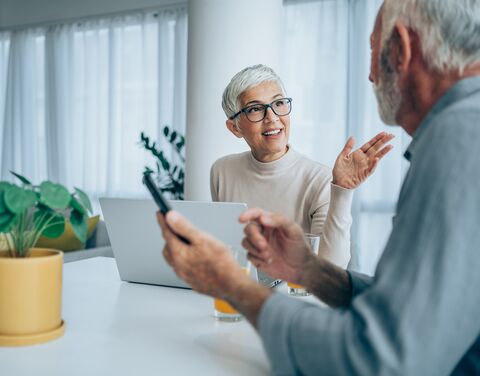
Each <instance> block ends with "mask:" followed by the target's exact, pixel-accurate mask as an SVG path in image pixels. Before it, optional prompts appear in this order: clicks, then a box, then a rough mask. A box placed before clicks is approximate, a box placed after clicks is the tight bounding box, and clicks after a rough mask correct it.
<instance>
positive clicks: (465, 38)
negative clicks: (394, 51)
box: [382, 0, 480, 73]
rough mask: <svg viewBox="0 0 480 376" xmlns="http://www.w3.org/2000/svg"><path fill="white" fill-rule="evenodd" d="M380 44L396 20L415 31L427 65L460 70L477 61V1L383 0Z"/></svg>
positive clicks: (479, 55) (479, 39) (479, 52)
mask: <svg viewBox="0 0 480 376" xmlns="http://www.w3.org/2000/svg"><path fill="white" fill-rule="evenodd" d="M383 11H384V13H383V18H382V23H383V26H382V46H385V45H386V42H387V41H388V40H389V39H390V37H391V35H392V30H393V27H394V25H395V22H396V21H400V22H402V23H403V24H405V26H407V27H410V28H411V29H412V30H414V31H416V32H417V33H418V35H419V37H420V41H421V46H422V53H423V57H424V59H425V61H427V62H428V64H429V65H430V68H433V69H435V70H437V71H439V72H445V71H452V70H456V71H458V72H460V73H461V72H463V70H464V69H465V68H467V67H469V66H472V65H475V64H477V63H480V0H402V1H399V0H385V4H384V10H383Z"/></svg>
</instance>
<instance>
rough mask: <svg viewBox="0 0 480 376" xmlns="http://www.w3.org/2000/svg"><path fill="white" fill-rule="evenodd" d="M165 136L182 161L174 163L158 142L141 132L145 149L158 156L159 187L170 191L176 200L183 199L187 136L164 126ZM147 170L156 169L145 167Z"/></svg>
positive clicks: (157, 173) (157, 178)
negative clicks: (184, 151) (152, 140)
mask: <svg viewBox="0 0 480 376" xmlns="http://www.w3.org/2000/svg"><path fill="white" fill-rule="evenodd" d="M163 136H164V137H165V139H166V140H167V142H168V143H169V144H170V145H171V146H172V148H173V150H175V152H176V153H177V156H178V159H179V161H180V163H178V164H174V163H173V162H172V161H169V160H168V159H167V157H166V156H165V154H164V152H163V150H161V149H159V148H158V147H157V144H156V142H151V141H150V138H149V137H148V136H146V135H145V133H143V132H142V133H140V142H141V144H142V146H143V148H144V149H146V150H148V151H149V152H150V153H152V155H153V156H154V157H155V158H156V161H155V163H156V176H155V180H156V182H157V185H158V188H159V189H160V190H161V191H162V192H169V193H170V195H171V197H172V198H174V199H176V200H183V197H184V196H183V192H184V181H185V172H184V166H185V156H184V154H183V150H184V147H185V137H184V136H183V135H181V134H180V133H178V132H177V131H171V130H170V128H169V127H168V126H165V127H164V128H163ZM145 171H148V172H149V173H153V172H154V171H153V170H152V169H151V168H149V167H145Z"/></svg>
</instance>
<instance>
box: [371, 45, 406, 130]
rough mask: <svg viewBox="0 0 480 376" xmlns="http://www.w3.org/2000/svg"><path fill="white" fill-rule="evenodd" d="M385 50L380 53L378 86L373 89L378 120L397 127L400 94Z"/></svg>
mask: <svg viewBox="0 0 480 376" xmlns="http://www.w3.org/2000/svg"><path fill="white" fill-rule="evenodd" d="M387 46H388V44H387ZM387 49H388V48H385V49H384V51H382V58H381V59H380V75H379V80H378V85H375V84H374V85H373V89H374V91H375V96H376V97H377V103H378V113H379V115H380V118H381V119H382V121H383V122H384V123H385V124H387V125H397V120H396V118H397V114H398V110H399V109H400V104H401V102H402V94H401V92H400V89H399V88H398V85H397V72H396V71H395V69H394V68H393V67H392V66H391V65H390V62H389V61H388V51H387Z"/></svg>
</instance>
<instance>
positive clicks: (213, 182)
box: [210, 163, 219, 201]
mask: <svg viewBox="0 0 480 376" xmlns="http://www.w3.org/2000/svg"><path fill="white" fill-rule="evenodd" d="M217 170H218V166H217V163H214V164H213V165H212V167H211V168H210V195H211V196H212V201H218V179H219V177H218V171H217Z"/></svg>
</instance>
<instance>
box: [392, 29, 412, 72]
mask: <svg viewBox="0 0 480 376" xmlns="http://www.w3.org/2000/svg"><path fill="white" fill-rule="evenodd" d="M392 37H393V40H392V49H391V53H392V56H391V58H392V60H391V61H392V64H393V66H394V67H395V70H396V71H397V72H398V73H399V74H402V73H405V72H406V71H407V70H408V68H409V66H410V64H411V62H412V43H414V42H415V41H414V39H413V35H412V34H411V32H410V30H409V29H408V28H407V27H406V26H405V25H404V24H402V23H401V22H396V23H395V26H394V28H393V34H392Z"/></svg>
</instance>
